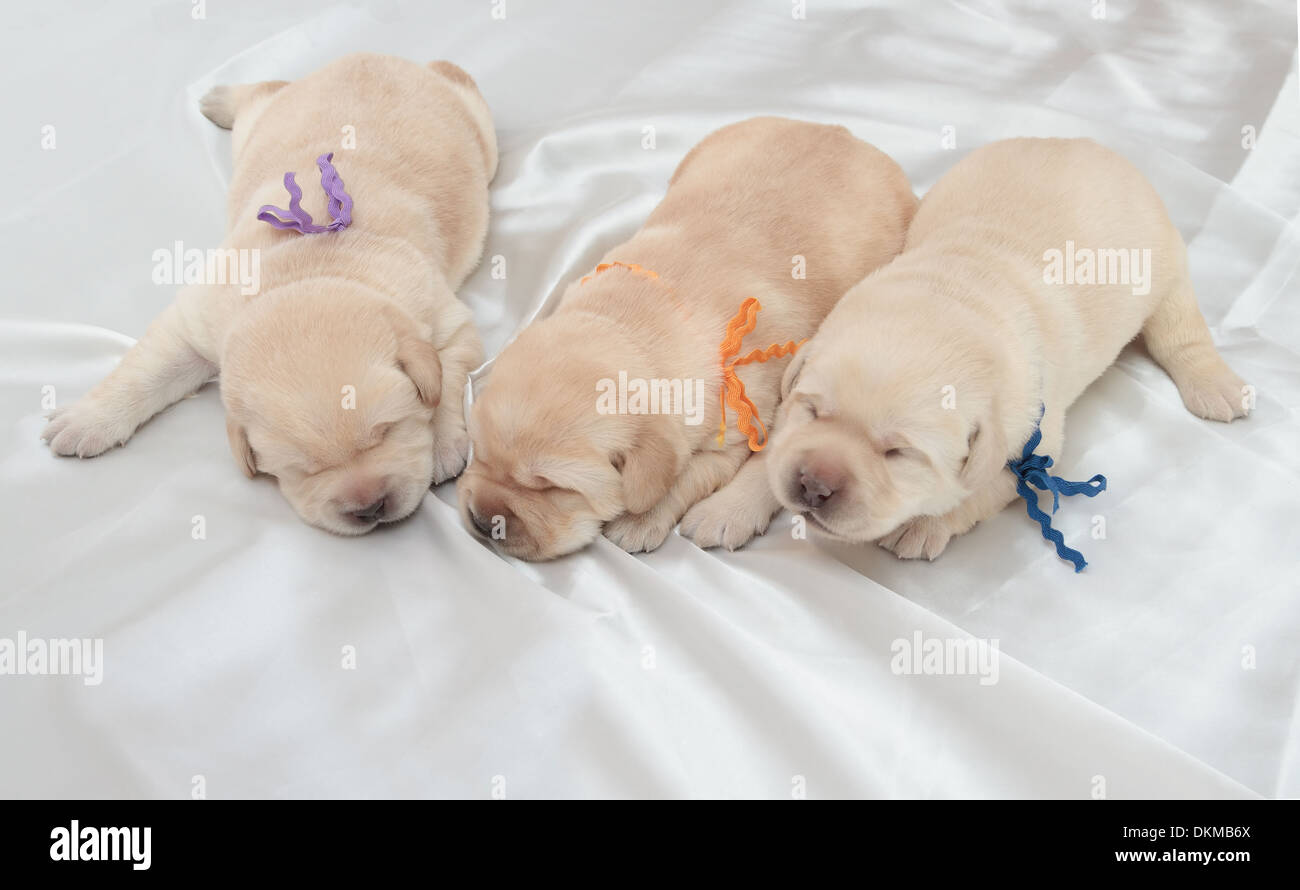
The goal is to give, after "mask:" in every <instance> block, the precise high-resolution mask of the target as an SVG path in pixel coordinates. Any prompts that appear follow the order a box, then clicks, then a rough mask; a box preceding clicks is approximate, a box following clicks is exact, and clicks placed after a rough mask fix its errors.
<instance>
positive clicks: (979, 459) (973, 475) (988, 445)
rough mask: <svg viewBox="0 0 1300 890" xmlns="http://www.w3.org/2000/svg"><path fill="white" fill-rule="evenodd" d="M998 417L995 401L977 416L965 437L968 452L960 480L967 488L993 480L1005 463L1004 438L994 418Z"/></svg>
mask: <svg viewBox="0 0 1300 890" xmlns="http://www.w3.org/2000/svg"><path fill="white" fill-rule="evenodd" d="M997 416H998V411H997V405H996V403H995V404H994V405H993V406H991V407H990V409H989V411H988V412H987V413H985V414H983V415H982V416H980V417H978V418H976V420H975V424H974V425H973V426H972V427H971V430H970V434H969V436H968V437H967V440H966V441H967V447H968V449H969V450H968V451H967V453H966V463H965V465H964V466H963V467H962V468H961V482H962V484H963V485H965V486H966V487H967V488H972V489H973V488H975V487H977V486H978V485H981V484H983V483H984V482H986V481H988V480H990V479H992V478H993V477H994V476H996V475H997V473H998V472H999V471H1000V470H1001V469H1002V468H1003V467H1004V466H1006V463H1007V460H1008V454H1007V438H1006V436H1005V435H1003V433H1002V426H1001V425H1000V424H999V423H997V422H996V421H995V420H994V418H996V417H997Z"/></svg>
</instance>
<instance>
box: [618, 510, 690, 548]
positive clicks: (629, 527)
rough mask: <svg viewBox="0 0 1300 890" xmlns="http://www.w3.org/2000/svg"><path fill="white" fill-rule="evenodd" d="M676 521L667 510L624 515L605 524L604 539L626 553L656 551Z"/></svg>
mask: <svg viewBox="0 0 1300 890" xmlns="http://www.w3.org/2000/svg"><path fill="white" fill-rule="evenodd" d="M676 524H677V521H676V520H675V519H674V518H673V516H672V514H670V513H669V512H668V511H667V510H660V509H658V508H654V509H651V510H647V511H646V512H645V513H624V514H623V515H622V516H620V517H618V518H617V519H611V520H610V521H609V522H607V523H605V537H607V538H609V539H610V540H611V541H613V542H614V543H615V544H617V545H618V546H620V547H622V548H623V549H624V550H626V551H627V552H628V553H649V552H650V551H651V550H657V549H658V548H659V546H660V545H661V544H663V542H664V541H666V540H668V534H669V532H671V531H672V530H673V526H674V525H676Z"/></svg>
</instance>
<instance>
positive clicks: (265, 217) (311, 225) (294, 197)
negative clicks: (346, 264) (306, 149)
mask: <svg viewBox="0 0 1300 890" xmlns="http://www.w3.org/2000/svg"><path fill="white" fill-rule="evenodd" d="M332 160H334V152H330V153H329V154H323V155H321V156H320V157H319V158H317V159H316V166H317V167H320V185H321V188H322V189H324V190H325V194H326V195H328V196H329V199H330V201H329V213H330V219H331V222H330V223H329V224H328V225H324V226H320V225H317V224H316V223H315V222H313V221H312V218H311V214H310V213H308V212H307V211H306V210H303V209H302V189H300V188H298V183H296V182H294V181H293V174H292V173H286V174H284V187H285V189H286V190H287V191H288V192H289V209H288V210H281V209H280V208H279V207H276V206H275V205H274V204H264V205H262V208H261V209H260V210H259V211H258V212H257V218H258V219H260V220H261V221H262V222H267V223H270V224H271V225H273V226H275V227H276V228H277V229H295V230H297V231H299V232H301V233H302V234H304V235H318V234H320V233H321V232H337V231H338V230H339V229H344V228H347V227H348V226H350V225H352V196H351V195H349V194H348V193H347V192H346V191H344V190H343V180H342V179H340V178H339V171H337V170H335V169H334V165H333V164H331V163H330V161H332Z"/></svg>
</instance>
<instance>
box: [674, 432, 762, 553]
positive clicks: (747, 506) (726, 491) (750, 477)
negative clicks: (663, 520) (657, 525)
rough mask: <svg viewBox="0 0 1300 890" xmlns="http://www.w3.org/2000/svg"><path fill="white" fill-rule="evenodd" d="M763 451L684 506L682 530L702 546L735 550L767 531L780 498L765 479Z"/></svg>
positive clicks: (752, 456) (686, 535)
mask: <svg viewBox="0 0 1300 890" xmlns="http://www.w3.org/2000/svg"><path fill="white" fill-rule="evenodd" d="M764 454H766V452H764V451H759V452H757V453H755V454H753V455H751V456H750V457H749V459H748V460H747V461H745V463H744V465H742V466H741V468H740V472H738V473H737V474H736V477H735V478H734V479H732V480H731V481H730V482H728V483H727V484H726V485H724V486H723V487H722V488H720V489H718V490H717V491H715V492H714V493H713V494H711V495H709V496H708V497H707V498H705V499H704V500H702V501H700V502H699V503H698V504H696V505H695V506H694V507H691V508H690V509H689V510H687V511H686V515H685V516H683V517H682V526H681V529H680V531H681V533H682V534H683V535H684V536H685V537H688V538H691V539H692V540H694V541H695V543H696V545H697V546H699V547H703V548H705V549H707V548H709V547H719V546H721V547H726V548H727V549H728V550H735V549H736V548H737V547H743V546H744V545H745V544H747V543H749V541H750V539H752V538H754V537H755V536H756V535H761V534H763V532H765V531H767V527H768V525H769V524H770V523H771V522H772V517H773V516H775V515H776V514H777V513H779V512H780V511H781V502H780V501H778V500H777V499H776V495H774V494H773V493H772V485H771V483H770V482H768V478H767V468H766V467H765V465H764V462H763V455H764Z"/></svg>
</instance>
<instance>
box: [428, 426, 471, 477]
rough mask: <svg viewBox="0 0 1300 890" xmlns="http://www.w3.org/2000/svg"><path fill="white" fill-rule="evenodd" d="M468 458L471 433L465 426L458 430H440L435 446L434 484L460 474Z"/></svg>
mask: <svg viewBox="0 0 1300 890" xmlns="http://www.w3.org/2000/svg"><path fill="white" fill-rule="evenodd" d="M467 460H469V433H468V432H466V431H465V429H464V428H463V427H462V428H461V429H458V430H449V431H443V430H438V431H437V440H436V441H435V442H434V446H433V484H434V485H438V484H440V483H443V482H446V481H447V480H448V479H454V478H456V477H457V476H459V475H460V472H461V470H463V469H465V462H466V461H467Z"/></svg>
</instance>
